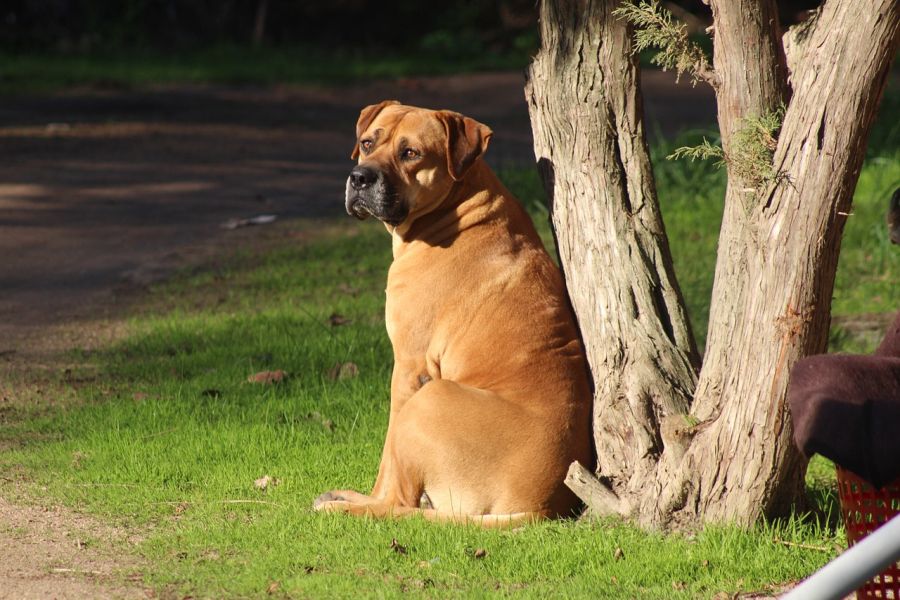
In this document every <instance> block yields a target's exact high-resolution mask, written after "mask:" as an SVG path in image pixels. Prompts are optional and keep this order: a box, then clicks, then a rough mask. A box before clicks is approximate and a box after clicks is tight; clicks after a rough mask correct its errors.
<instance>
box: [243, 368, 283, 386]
mask: <svg viewBox="0 0 900 600" xmlns="http://www.w3.org/2000/svg"><path fill="white" fill-rule="evenodd" d="M286 378H287V373H285V372H284V371H282V370H281V369H278V370H276V371H260V372H259V373H254V374H253V375H251V376H250V377H248V378H247V381H248V382H250V383H280V382H282V381H284V380H285V379H286Z"/></svg>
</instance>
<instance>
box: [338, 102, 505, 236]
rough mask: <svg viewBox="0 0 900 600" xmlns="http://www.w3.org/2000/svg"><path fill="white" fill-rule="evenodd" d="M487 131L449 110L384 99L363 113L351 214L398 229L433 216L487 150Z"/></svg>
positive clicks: (349, 192)
mask: <svg viewBox="0 0 900 600" xmlns="http://www.w3.org/2000/svg"><path fill="white" fill-rule="evenodd" d="M490 138H491V130H490V129H488V127H487V126H485V125H482V124H481V123H479V122H477V121H475V120H474V119H470V118H469V117H464V116H463V115H461V114H459V113H455V112H451V111H446V110H426V109H423V108H416V107H414V106H404V105H402V104H400V103H399V102H397V101H396V100H385V101H384V102H380V103H379V104H373V105H371V106H367V107H366V108H364V109H362V112H360V114H359V121H358V122H357V124H356V147H355V148H354V149H353V153H352V154H351V155H350V157H351V158H353V159H358V163H357V165H356V167H354V168H353V170H352V171H351V172H350V177H348V178H347V195H346V200H345V205H346V208H347V213H349V214H350V215H353V216H355V217H357V218H359V219H365V218H366V217H367V216H369V215H372V216H373V217H375V218H377V219H379V220H381V221H384V222H385V223H387V224H388V225H391V226H397V225H400V224H401V223H403V222H405V221H411V220H413V219H415V218H416V217H418V216H421V215H423V214H426V213H428V212H431V211H432V210H434V209H435V208H437V206H439V205H440V203H441V202H442V201H443V200H444V199H445V198H447V196H448V195H449V193H450V190H451V188H452V187H453V184H454V183H455V182H457V181H460V180H462V179H463V178H464V177H465V176H466V173H467V171H468V170H469V168H470V167H471V166H472V164H473V163H475V161H476V160H477V159H478V158H479V157H480V156H481V155H482V154H484V152H485V151H486V150H487V147H488V142H489V140H490Z"/></svg>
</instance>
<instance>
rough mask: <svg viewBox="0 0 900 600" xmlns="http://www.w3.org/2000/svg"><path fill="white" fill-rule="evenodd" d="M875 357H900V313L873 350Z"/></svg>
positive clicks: (898, 312) (899, 312)
mask: <svg viewBox="0 0 900 600" xmlns="http://www.w3.org/2000/svg"><path fill="white" fill-rule="evenodd" d="M875 356H900V311H897V316H896V318H894V322H893V323H891V326H890V327H888V329H887V332H886V333H885V335H884V339H883V340H881V344H880V345H879V346H878V348H877V349H876V350H875Z"/></svg>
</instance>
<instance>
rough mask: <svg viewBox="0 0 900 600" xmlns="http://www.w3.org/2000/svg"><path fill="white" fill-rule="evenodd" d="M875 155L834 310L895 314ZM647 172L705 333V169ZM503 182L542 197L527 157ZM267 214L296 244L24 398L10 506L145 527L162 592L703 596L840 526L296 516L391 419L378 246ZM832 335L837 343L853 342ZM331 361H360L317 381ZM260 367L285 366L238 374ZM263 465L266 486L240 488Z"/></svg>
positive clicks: (179, 295)
mask: <svg viewBox="0 0 900 600" xmlns="http://www.w3.org/2000/svg"><path fill="white" fill-rule="evenodd" d="M890 139H891V138H890V137H889V138H888V140H890ZM894 139H895V138H894ZM666 151H667V150H666V149H665V148H660V149H657V151H656V152H657V154H664V153H665V152H666ZM870 155H871V156H870V157H869V160H868V161H867V163H866V166H865V168H864V170H863V173H862V175H861V178H860V184H859V189H858V192H857V195H856V203H855V209H854V216H853V217H851V218H850V219H849V223H848V226H847V232H846V237H845V242H844V252H843V255H842V258H841V263H840V273H839V276H838V285H837V289H836V291H835V311H836V312H838V313H842V314H851V313H869V312H887V311H892V310H896V309H897V300H898V294H897V287H896V282H897V281H898V280H900V250H898V249H896V248H891V247H889V244H888V241H887V236H886V235H885V233H884V218H883V214H884V209H885V207H886V200H887V198H888V197H889V194H890V192H891V191H892V190H893V188H894V187H895V186H897V185H898V183H900V152H898V150H897V149H896V148H895V149H893V150H891V149H890V145H889V144H885V145H883V146H880V145H878V144H873V149H872V151H871V152H870ZM656 166H657V171H658V176H659V189H660V196H661V202H662V208H663V213H664V217H665V219H666V224H667V228H668V233H669V236H670V238H671V240H672V245H673V252H674V256H675V261H676V267H677V268H678V271H679V274H680V278H681V284H682V287H683V289H684V290H685V294H686V296H687V301H688V303H689V307H690V312H691V314H692V316H693V318H694V320H695V325H696V326H697V332H698V334H700V336H701V337H702V334H703V332H704V331H705V323H706V314H707V311H708V295H709V289H710V287H711V281H712V265H713V261H714V249H715V240H716V235H717V230H718V220H719V215H720V213H721V197H722V189H723V179H722V177H723V175H722V173H719V172H716V171H715V170H713V169H711V168H709V167H707V166H706V165H701V164H691V163H671V162H665V161H661V160H657V161H656ZM503 177H504V179H506V180H507V182H508V183H509V184H510V186H511V187H512V188H513V189H514V191H516V192H517V193H518V194H519V195H520V197H521V198H522V199H523V201H524V202H525V203H526V204H528V205H531V206H534V205H536V204H537V202H538V201H539V196H540V191H539V190H540V186H539V185H538V182H537V178H536V175H534V174H533V173H531V172H524V171H514V172H513V171H510V172H506V173H503ZM534 212H535V214H536V215H538V218H539V220H540V215H541V213H540V210H539V209H537V208H535V210H534ZM272 227H273V229H272V232H273V235H275V234H278V235H282V236H283V239H284V240H291V241H282V242H281V243H278V244H275V245H274V247H269V248H267V249H266V250H265V251H264V252H254V251H245V252H238V253H235V254H234V255H233V256H231V257H230V258H228V259H225V260H224V262H223V263H222V265H220V266H218V267H215V268H209V269H207V270H204V271H201V272H194V273H184V274H182V275H181V276H179V277H177V278H175V280H174V281H171V282H169V283H167V284H165V285H162V286H160V287H157V288H155V289H153V290H152V291H151V293H150V294H149V295H148V297H147V298H146V299H145V300H144V302H143V304H141V305H139V306H138V307H137V308H136V309H135V310H134V314H133V317H132V319H131V321H130V324H129V328H128V333H127V335H126V336H125V337H124V338H123V339H122V340H121V341H119V342H117V343H115V344H113V345H111V346H108V347H105V348H104V349H102V350H100V351H95V352H90V353H88V352H84V351H79V350H78V349H73V350H72V351H71V355H70V357H69V358H70V359H71V362H74V363H77V364H79V365H80V366H78V367H76V368H74V369H73V370H72V371H70V372H66V373H60V374H59V376H58V380H57V381H55V382H50V384H49V387H50V388H52V389H58V390H68V392H67V393H68V394H69V395H70V396H72V397H73V398H74V400H70V401H68V402H66V403H64V407H63V408H56V409H52V410H46V409H43V410H41V411H38V410H29V409H21V410H20V411H19V412H18V413H17V414H13V415H12V416H11V417H10V416H8V415H7V417H6V419H7V423H6V424H5V427H4V428H3V429H2V430H0V447H8V448H10V449H9V450H6V451H4V452H3V453H2V454H0V476H2V479H0V481H3V480H6V481H10V480H15V481H22V482H25V483H26V485H25V488H24V489H25V490H26V491H25V494H26V496H25V498H23V499H22V500H24V501H28V500H34V501H38V500H39V499H40V500H41V501H51V502H61V503H64V504H66V505H70V506H73V507H77V508H78V509H79V510H83V511H86V512H89V513H93V514H96V515H99V516H100V517H101V518H104V519H107V520H109V521H111V522H113V523H116V524H119V525H123V526H127V527H132V528H135V529H136V530H138V531H142V532H144V541H143V542H142V543H141V544H140V552H141V553H142V554H143V555H144V556H145V557H146V559H147V561H146V565H147V566H146V568H145V569H144V571H143V573H144V575H143V576H144V579H145V581H146V582H147V583H148V584H149V585H152V586H155V587H157V588H158V589H160V590H163V591H164V592H165V594H166V595H169V596H172V597H181V596H183V595H187V594H189V595H192V596H194V597H223V596H228V597H268V596H269V595H271V596H273V597H281V596H284V597H319V596H325V595H326V594H328V595H329V596H332V597H338V598H340V597H349V596H351V595H353V596H364V597H394V596H401V595H402V596H407V595H415V596H424V597H438V598H446V597H457V596H458V597H480V596H493V595H511V594H516V595H517V596H522V597H535V598H544V597H576V598H578V597H585V598H588V597H590V598H598V597H626V598H628V597H641V598H704V597H705V598H710V597H714V596H716V595H717V594H720V593H724V594H728V595H730V594H733V593H736V592H741V591H754V590H769V591H772V590H777V589H778V587H779V585H780V584H782V583H785V582H790V581H793V580H797V579H799V578H802V577H804V576H806V575H808V574H809V573H810V572H811V571H813V570H814V569H816V568H817V567H819V566H821V565H822V564H824V563H825V562H827V561H828V560H829V559H830V558H831V557H833V556H834V555H835V554H836V553H837V552H838V551H839V548H840V547H841V545H842V544H843V532H842V531H841V530H840V528H839V527H838V528H834V527H832V526H830V525H828V523H832V524H833V520H829V519H827V518H826V519H824V520H821V521H819V520H816V519H813V518H802V517H799V516H798V517H795V518H793V519H791V520H789V521H786V522H779V523H773V524H766V525H760V526H758V527H756V528H754V529H752V530H749V531H741V530H737V529H734V528H728V527H708V528H705V529H703V530H700V531H696V532H692V533H681V534H672V535H662V534H650V533H644V532H641V531H639V530H637V529H635V528H634V527H632V526H629V525H627V524H623V523H621V522H617V521H612V520H608V521H601V522H593V523H588V522H573V521H569V522H547V523H539V524H536V525H532V526H527V527H524V528H521V529H518V530H514V531H482V530H479V529H476V528H473V527H463V526H447V525H436V524H429V523H425V522H423V521H420V520H418V519H411V520H405V521H371V520H361V519H354V518H348V517H345V516H341V515H322V514H316V513H313V511H312V510H311V502H312V499H313V498H314V497H315V496H317V495H318V494H319V493H321V492H323V491H325V490H328V489H331V488H335V487H350V488H356V489H361V490H366V489H368V487H369V486H371V484H372V482H373V481H374V477H375V473H376V470H377V466H378V459H379V455H380V449H381V444H382V441H383V436H384V432H385V428H386V424H387V418H388V398H389V391H388V382H389V376H390V369H391V353H390V347H389V343H388V340H387V336H386V334H385V332H384V321H383V308H384V292H383V290H384V281H385V275H386V269H387V265H388V264H389V261H390V243H389V240H388V237H387V236H386V234H385V233H384V231H383V229H382V228H381V227H380V226H378V225H377V224H373V223H364V224H356V223H355V222H352V221H351V220H350V219H347V220H346V221H343V222H341V223H337V224H335V223H283V224H280V225H277V226H272ZM544 227H545V228H546V225H544ZM545 232H546V229H545ZM288 234H290V235H288ZM298 237H299V238H301V239H300V240H298V239H297V238H298ZM835 339H836V344H837V349H840V348H841V347H843V346H840V344H842V343H844V341H845V340H847V339H849V338H847V336H844V337H843V338H842V337H840V336H839V337H837V338H835ZM346 363H353V364H354V365H355V366H356V370H357V374H355V375H354V374H353V372H352V371H353V370H352V369H349V368H346V367H345V369H344V372H345V374H346V375H348V376H346V377H340V376H336V375H337V371H339V369H335V367H336V366H340V365H342V364H346ZM275 369H283V370H285V371H287V372H288V373H289V377H288V378H287V379H286V380H285V381H283V382H281V383H277V384H270V385H269V384H258V383H249V382H248V381H247V378H248V376H250V375H252V374H254V373H256V372H259V371H264V370H275ZM266 475H268V476H270V477H271V478H274V479H275V480H277V483H276V482H272V483H270V484H269V485H268V487H267V488H266V489H264V490H263V489H259V488H258V487H257V486H256V485H255V483H254V482H255V481H256V480H258V479H259V478H262V477H263V476H266ZM808 481H809V485H810V488H811V491H812V492H813V496H814V497H815V498H818V501H819V502H820V505H821V507H822V508H823V509H824V510H825V511H828V510H829V507H830V510H831V511H832V516H833V511H834V507H833V501H834V499H833V492H832V491H831V487H832V485H833V477H832V476H831V474H830V471H829V465H828V464H827V463H825V462H824V461H816V462H815V463H814V466H813V468H812V469H811V471H810V474H809V478H808ZM0 485H3V484H0ZM394 540H396V542H394ZM398 544H399V546H402V549H401V548H399V547H398ZM401 550H402V551H401ZM476 550H484V551H485V552H484V553H481V552H478V553H477V554H476Z"/></svg>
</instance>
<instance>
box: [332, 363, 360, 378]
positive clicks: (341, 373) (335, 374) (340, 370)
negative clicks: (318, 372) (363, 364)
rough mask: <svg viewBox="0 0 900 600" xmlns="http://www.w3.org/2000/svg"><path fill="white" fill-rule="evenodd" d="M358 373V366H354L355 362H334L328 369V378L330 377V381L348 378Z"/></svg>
mask: <svg viewBox="0 0 900 600" xmlns="http://www.w3.org/2000/svg"><path fill="white" fill-rule="evenodd" d="M358 375H359V367H358V366H356V363H352V362H345V363H335V365H334V366H333V367H331V369H329V370H328V379H331V380H332V381H336V380H343V379H350V378H352V377H356V376H358Z"/></svg>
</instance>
